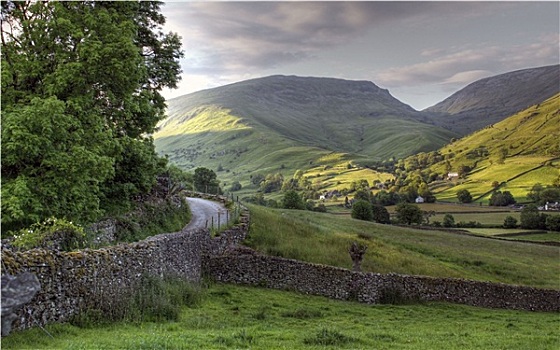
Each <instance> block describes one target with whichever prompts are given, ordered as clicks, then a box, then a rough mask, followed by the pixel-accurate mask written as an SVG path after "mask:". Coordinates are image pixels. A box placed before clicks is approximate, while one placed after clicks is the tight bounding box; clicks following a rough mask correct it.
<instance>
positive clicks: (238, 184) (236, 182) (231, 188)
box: [229, 181, 243, 192]
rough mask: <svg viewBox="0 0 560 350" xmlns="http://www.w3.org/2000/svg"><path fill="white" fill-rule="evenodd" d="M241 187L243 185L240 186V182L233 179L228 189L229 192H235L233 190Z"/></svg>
mask: <svg viewBox="0 0 560 350" xmlns="http://www.w3.org/2000/svg"><path fill="white" fill-rule="evenodd" d="M242 188H243V186H241V184H240V183H239V181H234V182H233V183H232V184H231V187H230V188H229V190H230V191H231V192H235V191H239V190H241V189H242Z"/></svg>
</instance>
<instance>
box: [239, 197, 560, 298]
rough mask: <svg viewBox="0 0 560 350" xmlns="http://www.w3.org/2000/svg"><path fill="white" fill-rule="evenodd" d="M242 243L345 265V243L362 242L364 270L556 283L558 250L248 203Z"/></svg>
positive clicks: (543, 285)
mask: <svg viewBox="0 0 560 350" xmlns="http://www.w3.org/2000/svg"><path fill="white" fill-rule="evenodd" d="M250 209H251V220H252V223H251V228H250V231H249V237H248V239H247V243H246V244H247V245H249V246H250V247H252V248H254V249H257V250H259V251H261V252H263V253H265V254H269V255H275V256H281V257H285V258H291V259H298V260H303V261H308V262H313V263H319V264H326V265H333V266H339V267H344V268H351V266H352V261H351V259H350V256H349V254H348V247H349V245H350V244H351V243H352V242H353V241H357V242H359V243H362V244H365V245H367V246H368V249H367V251H366V254H365V256H364V260H363V263H362V268H363V269H364V270H365V271H372V272H380V273H389V272H395V273H402V274H413V275H427V276H434V277H456V278H468V279H475V280H482V281H493V282H503V283H509V284H519V285H528V286H533V287H541V288H553V289H560V280H559V279H558V276H560V263H559V260H558V257H559V254H560V248H559V247H554V246H546V245H541V244H529V243H522V242H515V241H505V240H492V239H488V238H484V237H477V236H474V235H464V234H457V233H452V232H445V231H435V230H425V229H421V228H415V227H413V226H412V227H401V226H392V225H381V224H376V223H372V222H367V221H361V220H355V219H351V218H349V217H348V216H346V215H332V214H327V213H314V212H309V211H297V210H286V209H268V208H264V207H258V206H250Z"/></svg>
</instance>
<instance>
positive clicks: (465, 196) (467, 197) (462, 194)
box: [457, 189, 473, 203]
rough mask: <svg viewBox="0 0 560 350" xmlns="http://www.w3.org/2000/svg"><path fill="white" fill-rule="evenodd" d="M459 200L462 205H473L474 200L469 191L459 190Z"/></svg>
mask: <svg viewBox="0 0 560 350" xmlns="http://www.w3.org/2000/svg"><path fill="white" fill-rule="evenodd" d="M457 199H458V200H459V202H461V203H471V202H472V200H473V198H472V195H471V193H470V192H469V190H465V189H463V190H459V191H457Z"/></svg>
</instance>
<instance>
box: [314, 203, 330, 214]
mask: <svg viewBox="0 0 560 350" xmlns="http://www.w3.org/2000/svg"><path fill="white" fill-rule="evenodd" d="M313 211H317V212H319V213H326V212H327V207H325V205H324V204H322V203H320V204H317V206H316V207H314V208H313Z"/></svg>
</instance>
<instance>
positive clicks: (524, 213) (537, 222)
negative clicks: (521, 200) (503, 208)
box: [520, 204, 546, 229]
mask: <svg viewBox="0 0 560 350" xmlns="http://www.w3.org/2000/svg"><path fill="white" fill-rule="evenodd" d="M520 226H521V228H527V229H546V215H545V214H541V213H540V212H539V209H538V208H537V206H536V205H533V204H530V205H528V206H526V207H525V208H523V210H521V225H520Z"/></svg>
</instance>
